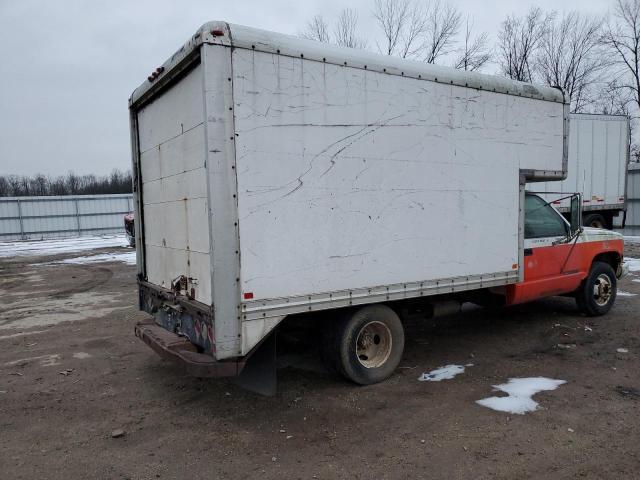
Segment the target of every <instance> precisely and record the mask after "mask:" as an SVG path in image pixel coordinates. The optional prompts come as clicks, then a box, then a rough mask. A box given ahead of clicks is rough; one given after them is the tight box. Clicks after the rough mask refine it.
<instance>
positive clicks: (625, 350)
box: [616, 348, 629, 353]
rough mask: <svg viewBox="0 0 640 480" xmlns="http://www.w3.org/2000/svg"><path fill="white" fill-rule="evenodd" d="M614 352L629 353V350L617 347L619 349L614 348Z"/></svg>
mask: <svg viewBox="0 0 640 480" xmlns="http://www.w3.org/2000/svg"><path fill="white" fill-rule="evenodd" d="M616 352H618V353H629V350H628V349H626V348H619V349H617V350H616Z"/></svg>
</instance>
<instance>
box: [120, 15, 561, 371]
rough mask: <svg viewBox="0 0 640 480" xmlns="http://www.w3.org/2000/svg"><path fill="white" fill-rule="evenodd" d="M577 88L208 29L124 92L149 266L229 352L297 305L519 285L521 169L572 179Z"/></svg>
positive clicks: (149, 275)
mask: <svg viewBox="0 0 640 480" xmlns="http://www.w3.org/2000/svg"><path fill="white" fill-rule="evenodd" d="M566 100H567V99H565V98H563V95H562V93H561V92H559V91H558V90H556V89H552V88H547V87H538V86H533V85H529V84H524V83H519V82H514V81H511V80H507V79H504V78H498V77H493V76H487V75H481V74H476V73H470V72H463V71H457V70H453V69H450V68H444V67H437V66H434V65H428V64H424V63H418V62H411V61H407V60H403V59H398V58H393V57H388V56H382V55H376V54H373V53H370V52H364V51H358V50H352V49H345V48H338V47H333V46H328V45H326V44H319V43H316V42H310V41H307V40H303V39H299V38H294V37H290V36H286V35H279V34H275V33H271V32H266V31H262V30H256V29H252V28H247V27H242V26H237V25H229V24H227V23H223V22H211V23H208V24H206V25H204V26H203V27H202V28H201V29H200V30H199V31H198V32H197V33H196V34H195V35H194V36H193V37H192V39H191V40H190V41H189V42H188V43H187V44H185V45H184V46H183V47H182V48H181V49H180V50H179V51H178V52H177V53H176V54H174V56H173V57H171V59H170V60H169V61H167V62H166V63H165V64H164V65H163V66H162V67H160V68H159V69H158V71H157V72H156V73H154V75H152V76H150V77H149V80H148V81H145V83H144V84H143V85H141V86H140V87H139V88H138V89H137V90H136V91H135V92H134V93H133V95H132V97H131V100H130V109H131V119H132V139H133V157H134V173H135V177H136V198H137V202H138V203H137V211H136V215H137V222H136V227H137V235H138V237H139V238H137V245H138V248H139V256H138V259H139V264H138V268H139V273H140V278H141V279H143V280H145V281H146V282H148V283H149V284H152V285H157V286H158V287H159V288H164V289H169V288H171V285H172V282H174V281H175V280H176V279H177V278H180V277H182V278H185V279H187V280H186V282H187V284H186V285H183V287H184V290H185V294H186V295H187V296H188V297H189V298H190V299H191V300H193V301H195V302H197V303H198V304H202V305H205V306H208V307H209V308H210V309H211V313H212V317H213V322H214V330H215V333H214V336H215V344H216V349H215V355H216V357H217V358H218V359H223V358H228V357H233V356H238V355H244V354H246V353H247V352H248V351H249V350H250V349H251V348H252V347H253V346H255V345H256V343H257V342H259V341H260V340H261V339H262V338H263V337H264V336H265V335H266V334H267V333H268V332H269V331H270V329H272V328H273V327H274V326H275V325H276V324H277V323H278V322H279V321H280V320H281V319H282V318H283V317H284V316H286V315H287V314H291V313H298V312H308V311H314V310H320V309H327V308H336V307H341V306H348V305H353V304H364V303H371V302H380V301H386V300H397V299H402V298H411V297H419V296H425V295H432V294H438V293H446V292H454V291H461V290H469V289H476V288H482V287H490V286H495V285H505V284H508V283H513V282H516V281H517V280H518V278H520V275H521V273H522V270H521V269H520V265H521V254H522V236H521V232H522V229H521V224H522V215H521V205H522V195H523V186H522V184H523V180H524V178H525V177H526V179H527V180H529V181H535V180H544V179H553V178H563V176H564V174H565V171H566V151H567V144H566V133H567V116H568V104H567V103H566ZM180 288H182V287H180Z"/></svg>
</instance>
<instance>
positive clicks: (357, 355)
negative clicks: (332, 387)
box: [324, 305, 404, 385]
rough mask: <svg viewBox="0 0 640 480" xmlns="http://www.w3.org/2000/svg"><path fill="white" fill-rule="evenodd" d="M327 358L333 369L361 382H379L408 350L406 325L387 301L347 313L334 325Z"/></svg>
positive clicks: (327, 341)
mask: <svg viewBox="0 0 640 480" xmlns="http://www.w3.org/2000/svg"><path fill="white" fill-rule="evenodd" d="M331 327H332V328H331V335H330V338H326V340H325V352H324V357H325V362H326V363H328V364H329V365H328V366H329V367H330V369H331V370H333V371H336V372H338V373H340V374H342V375H343V376H344V377H345V378H347V379H348V380H351V381H352V382H354V383H358V384H360V385H370V384H372V383H378V382H381V381H382V380H385V379H386V378H388V377H389V376H390V375H391V374H392V373H393V372H394V370H395V369H396V367H397V366H398V364H399V363H400V359H401V358H402V352H403V350H404V329H403V327H402V323H401V322H400V318H399V317H398V315H397V314H396V313H395V312H394V311H393V310H391V309H390V308H389V307H387V306H385V305H369V306H366V307H363V308H361V309H359V310H355V311H351V312H348V313H345V314H344V315H343V316H342V318H338V319H337V320H336V321H335V322H334V323H333V325H331Z"/></svg>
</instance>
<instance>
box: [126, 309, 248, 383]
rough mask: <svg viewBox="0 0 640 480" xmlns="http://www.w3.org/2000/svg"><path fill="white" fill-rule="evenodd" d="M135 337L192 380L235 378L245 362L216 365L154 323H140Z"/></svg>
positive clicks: (215, 361) (188, 342)
mask: <svg viewBox="0 0 640 480" xmlns="http://www.w3.org/2000/svg"><path fill="white" fill-rule="evenodd" d="M135 333H136V337H138V338H139V339H140V340H142V341H143V342H144V343H146V344H147V345H148V346H150V347H151V348H152V349H153V350H154V351H155V352H156V353H157V354H158V355H160V357H162V358H164V359H166V360H170V361H172V362H174V363H177V364H180V365H182V366H183V368H184V369H185V370H186V372H187V373H188V374H189V375H191V376H194V377H235V376H237V375H239V374H240V372H241V371H242V369H243V368H244V365H245V363H244V361H237V360H230V361H226V360H225V361H221V362H219V361H217V360H216V359H215V358H213V356H212V355H209V354H206V353H198V351H197V350H196V347H195V346H194V345H193V344H192V343H191V342H190V341H189V339H187V338H185V337H181V336H179V335H176V334H175V333H172V332H169V331H168V330H165V329H164V328H162V327H161V326H159V325H156V324H155V323H154V322H152V321H149V322H139V323H137V324H136V326H135Z"/></svg>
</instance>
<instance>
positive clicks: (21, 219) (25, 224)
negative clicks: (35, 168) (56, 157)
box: [0, 193, 133, 241]
mask: <svg viewBox="0 0 640 480" xmlns="http://www.w3.org/2000/svg"><path fill="white" fill-rule="evenodd" d="M132 211H133V197H132V195H131V194H130V193H129V194H121V195H69V196H59V197H57V196H56V197H54V196H51V197H5V198H0V241H8V240H36V239H45V238H60V237H75V236H81V235H104V234H113V233H122V232H123V229H124V226H123V225H124V224H123V215H125V214H126V213H129V212H132Z"/></svg>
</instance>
